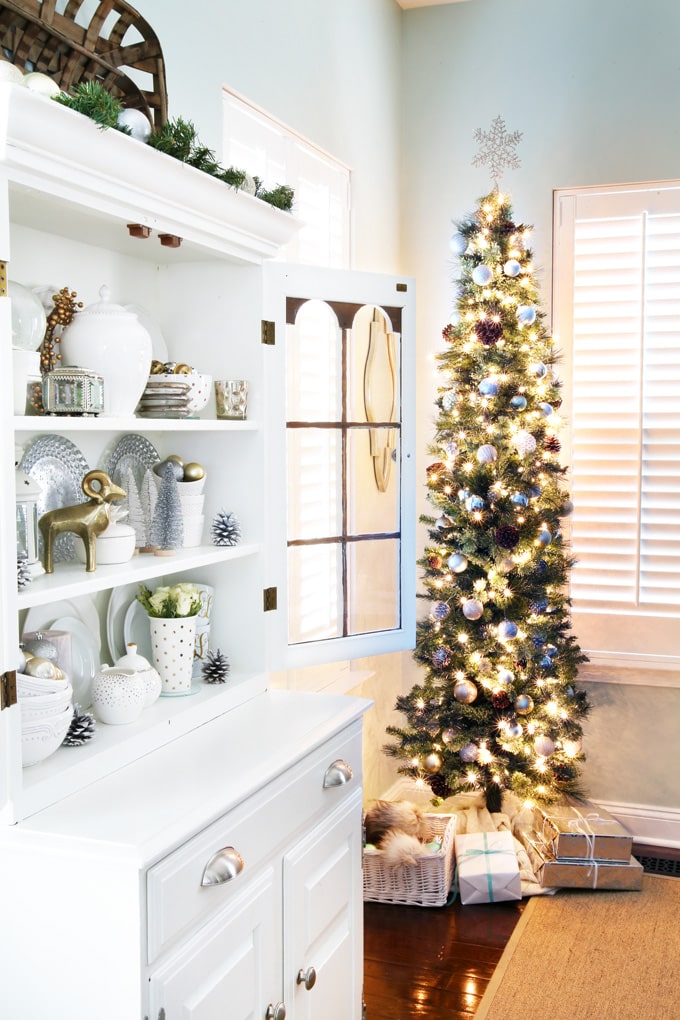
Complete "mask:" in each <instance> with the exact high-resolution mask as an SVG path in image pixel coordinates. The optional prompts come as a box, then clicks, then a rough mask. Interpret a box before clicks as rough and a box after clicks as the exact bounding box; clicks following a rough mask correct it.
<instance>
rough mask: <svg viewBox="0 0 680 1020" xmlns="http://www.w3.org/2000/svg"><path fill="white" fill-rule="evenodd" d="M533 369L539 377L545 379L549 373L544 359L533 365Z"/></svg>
mask: <svg viewBox="0 0 680 1020" xmlns="http://www.w3.org/2000/svg"><path fill="white" fill-rule="evenodd" d="M531 371H532V372H533V374H534V375H535V376H536V378H537V379H544V378H545V377H546V375H547V374H548V369H547V368H546V367H545V365H544V364H543V362H542V361H537V362H536V364H535V365H532V366H531Z"/></svg>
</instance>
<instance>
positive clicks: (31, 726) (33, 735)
mask: <svg viewBox="0 0 680 1020" xmlns="http://www.w3.org/2000/svg"><path fill="white" fill-rule="evenodd" d="M17 694H18V698H19V707H20V709H21V755H22V764H23V765H24V767H26V766H27V765H35V764H36V763H37V762H39V761H44V759H45V758H49V756H50V755H51V754H54V752H55V751H56V750H57V748H58V747H60V746H61V743H62V741H63V739H64V737H65V736H66V734H67V733H68V729H69V726H70V725H71V720H72V718H73V688H72V687H71V684H70V682H69V680H68V678H67V677H64V678H63V679H62V680H47V679H43V678H42V677H36V676H27V675H25V674H24V673H18V674H17Z"/></svg>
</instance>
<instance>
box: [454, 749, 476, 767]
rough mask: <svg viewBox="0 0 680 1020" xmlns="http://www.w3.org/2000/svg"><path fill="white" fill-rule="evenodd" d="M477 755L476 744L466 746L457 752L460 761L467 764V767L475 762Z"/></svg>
mask: <svg viewBox="0 0 680 1020" xmlns="http://www.w3.org/2000/svg"><path fill="white" fill-rule="evenodd" d="M478 754H479V748H478V747H477V745H476V744H466V745H465V747H461V749H460V751H459V752H458V755H459V757H460V760H461V761H464V762H467V764H468V765H470V764H472V762H473V761H477V755H478Z"/></svg>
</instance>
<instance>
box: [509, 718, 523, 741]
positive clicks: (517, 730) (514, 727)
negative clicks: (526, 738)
mask: <svg viewBox="0 0 680 1020" xmlns="http://www.w3.org/2000/svg"><path fill="white" fill-rule="evenodd" d="M523 732H524V730H523V729H522V724H521V723H519V722H517V720H516V719H513V720H512V722H509V723H508V725H507V726H506V727H505V735H506V737H512V738H513V739H515V738H516V737H521V736H522V733H523Z"/></svg>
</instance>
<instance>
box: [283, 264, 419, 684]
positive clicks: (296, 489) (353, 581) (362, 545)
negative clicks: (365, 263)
mask: <svg viewBox="0 0 680 1020" xmlns="http://www.w3.org/2000/svg"><path fill="white" fill-rule="evenodd" d="M264 309H265V314H264V324H263V342H264V343H265V345H266V346H265V350H264V356H265V363H266V365H265V377H266V385H267V392H266V395H265V397H266V399H265V403H266V406H267V409H268V411H267V413H268V416H271V417H269V420H268V421H267V430H266V431H267V435H268V437H269V438H268V443H267V445H268V451H269V452H268V458H269V459H268V465H267V471H268V476H269V477H268V483H269V484H268V491H269V493H270V498H269V506H268V507H267V515H268V528H267V531H268V540H267V547H268V549H269V551H270V556H269V561H268V564H267V585H268V591H269V592H270V603H269V604H270V605H272V606H273V603H274V600H275V601H276V610H275V611H273V612H272V613H271V619H270V620H269V621H268V622H269V627H268V632H269V635H270V637H271V644H270V663H271V665H272V668H275V669H279V670H280V669H297V668H300V667H303V666H308V665H314V664H316V663H322V662H335V661H340V660H347V659H356V658H362V657H365V656H369V655H378V654H382V653H383V652H391V651H398V650H401V649H405V648H412V647H413V644H414V638H415V544H414V530H415V494H414V469H415V443H414V432H415V428H414V424H415V423H414V395H415V288H414V283H413V281H412V280H410V279H403V278H397V277H392V276H382V275H377V274H368V273H353V272H348V271H342V270H331V269H322V270H319V269H313V268H310V267H309V266H288V265H282V264H277V263H272V264H270V265H268V266H267V267H266V272H265V298H264ZM268 341H269V342H268ZM282 423H285V428H284V427H282Z"/></svg>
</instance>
